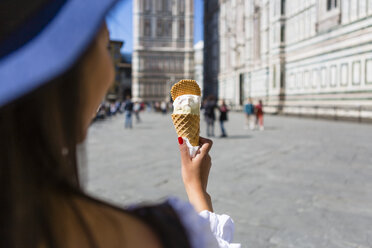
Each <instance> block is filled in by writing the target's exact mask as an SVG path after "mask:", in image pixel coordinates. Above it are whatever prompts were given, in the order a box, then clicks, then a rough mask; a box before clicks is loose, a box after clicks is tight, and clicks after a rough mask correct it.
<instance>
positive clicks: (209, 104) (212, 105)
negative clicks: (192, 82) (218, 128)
mask: <svg viewBox="0 0 372 248" xmlns="http://www.w3.org/2000/svg"><path fill="white" fill-rule="evenodd" d="M203 108H204V118H205V121H206V123H207V136H208V137H214V121H215V120H216V115H215V109H216V108H217V105H216V101H215V98H214V96H213V95H210V96H208V97H207V99H206V100H205V102H204V105H203Z"/></svg>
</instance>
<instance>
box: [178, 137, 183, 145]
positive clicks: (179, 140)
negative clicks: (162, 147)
mask: <svg viewBox="0 0 372 248" xmlns="http://www.w3.org/2000/svg"><path fill="white" fill-rule="evenodd" d="M178 143H179V144H180V145H182V144H183V139H182V137H178Z"/></svg>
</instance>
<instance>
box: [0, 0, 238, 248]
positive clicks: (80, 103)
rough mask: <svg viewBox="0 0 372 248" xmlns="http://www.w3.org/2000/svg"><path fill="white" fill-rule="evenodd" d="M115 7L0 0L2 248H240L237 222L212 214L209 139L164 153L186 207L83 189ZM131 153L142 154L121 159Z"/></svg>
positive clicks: (109, 75)
mask: <svg viewBox="0 0 372 248" xmlns="http://www.w3.org/2000/svg"><path fill="white" fill-rule="evenodd" d="M116 2H117V1H116V0H90V1H89V4H87V2H86V1H81V0H69V1H65V0H62V1H49V0H38V1H29V0H18V1H16V3H17V4H14V0H2V1H0V9H2V10H6V11H2V14H1V18H0V27H2V28H1V29H0V37H1V42H0V79H1V80H0V81H1V83H0V137H1V138H0V149H1V152H0V196H1V204H0V210H1V211H0V237H1V238H0V247H6V248H16V247H22V248H23V247H27V248H56V247H64V248H74V247H79V248H90V247H95V248H104V247H110V248H126V247H128V248H129V247H141V248H150V247H163V248H171V247H179V248H216V247H229V248H237V247H240V245H239V244H234V243H232V236H233V233H234V223H233V221H232V219H231V218H230V217H229V216H227V215H219V214H216V213H214V212H213V206H212V197H211V196H210V195H209V194H208V192H207V184H208V177H209V171H210V169H211V157H210V155H209V153H210V150H211V149H212V141H211V140H209V139H205V138H202V137H200V142H199V147H200V150H199V152H198V154H197V155H196V156H195V157H193V158H191V157H190V155H189V150H188V147H187V145H186V142H184V140H183V138H178V142H177V141H175V145H177V143H178V144H179V145H178V148H179V154H178V153H177V154H172V153H171V151H167V152H166V153H164V160H166V159H172V158H171V157H173V156H180V163H179V166H180V167H181V168H182V170H180V171H182V172H181V175H182V181H183V184H184V188H185V191H186V193H187V196H188V200H189V201H188V202H184V201H182V200H180V199H178V198H174V197H169V198H167V199H166V200H163V201H162V202H160V203H156V204H154V203H152V204H149V203H148V204H145V205H131V207H127V208H124V207H118V206H117V205H116V206H115V205H113V204H111V203H109V202H105V201H104V200H102V199H98V198H96V197H94V196H91V195H90V194H89V193H87V191H85V190H84V189H83V187H82V179H84V175H82V174H81V173H82V171H83V170H82V168H85V166H83V165H84V164H83V162H82V161H83V160H82V159H79V158H81V157H82V156H83V155H84V154H81V153H82V152H84V149H80V148H79V147H80V146H81V145H82V144H84V142H85V139H86V136H87V132H88V128H89V126H90V125H91V122H92V118H93V117H94V115H95V113H96V111H97V108H98V106H99V105H100V102H101V101H102V99H103V98H104V96H105V95H106V93H107V91H108V89H109V88H110V87H111V84H112V82H113V81H114V72H115V70H114V67H113V64H112V59H111V57H110V55H109V53H108V51H107V46H108V44H109V32H108V29H107V27H106V24H105V17H106V16H107V14H108V13H109V10H111V9H112V8H113V6H114V4H115V3H116ZM25 123H27V125H25ZM125 142H126V141H125V140H124V141H123V146H130V145H131V144H130V143H125ZM124 150H125V149H124ZM129 155H130V156H138V157H139V158H140V157H141V156H142V153H141V151H139V152H138V154H123V156H129ZM138 161H140V159H138ZM105 166H110V165H109V164H106V165H105ZM124 171H125V170H123V172H124ZM149 173H151V172H149ZM136 176H138V177H140V176H141V175H136ZM180 179H181V176H180ZM209 180H210V179H209ZM139 182H140V180H139ZM107 190H109V189H107ZM124 190H125V189H124ZM131 190H133V189H131ZM170 192H171V191H170ZM128 204H129V203H128ZM129 205H130V204H129Z"/></svg>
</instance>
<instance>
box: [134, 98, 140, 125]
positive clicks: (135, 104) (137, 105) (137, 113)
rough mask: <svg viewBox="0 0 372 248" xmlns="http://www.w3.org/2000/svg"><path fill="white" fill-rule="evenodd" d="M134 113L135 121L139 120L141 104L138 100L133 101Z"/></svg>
mask: <svg viewBox="0 0 372 248" xmlns="http://www.w3.org/2000/svg"><path fill="white" fill-rule="evenodd" d="M133 111H134V115H135V116H136V123H140V122H141V118H140V116H139V114H140V111H141V104H140V103H139V102H135V103H134V106H133Z"/></svg>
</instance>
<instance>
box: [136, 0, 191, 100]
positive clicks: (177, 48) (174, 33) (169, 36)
mask: <svg viewBox="0 0 372 248" xmlns="http://www.w3.org/2000/svg"><path fill="white" fill-rule="evenodd" d="M193 19H194V10H193V0H134V1H133V25H134V29H133V31H134V32H133V36H134V42H133V45H134V47H133V60H132V97H133V99H134V100H135V101H169V99H170V95H169V92H170V88H171V86H172V85H173V84H174V83H176V82H177V81H178V80H180V79H183V78H192V77H193V70H194V67H193V41H194V38H193V21H194V20H193Z"/></svg>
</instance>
